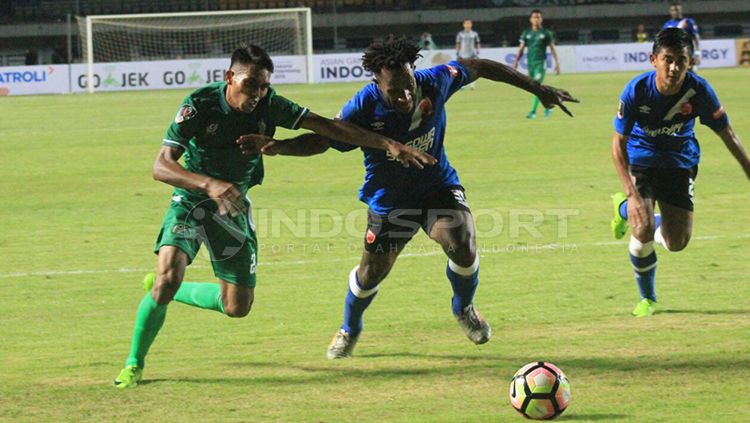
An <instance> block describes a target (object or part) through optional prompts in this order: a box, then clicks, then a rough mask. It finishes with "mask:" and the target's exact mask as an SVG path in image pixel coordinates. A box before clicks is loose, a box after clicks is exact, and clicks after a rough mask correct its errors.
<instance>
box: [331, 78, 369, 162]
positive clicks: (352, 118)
mask: <svg viewBox="0 0 750 423" xmlns="http://www.w3.org/2000/svg"><path fill="white" fill-rule="evenodd" d="M364 107H365V100H364V96H363V94H362V91H360V92H358V93H357V94H356V95H355V96H354V97H352V98H351V100H349V101H348V102H346V104H344V107H343V108H342V109H341V111H340V112H339V113H338V114H337V115H336V119H338V120H343V121H346V122H351V123H353V124H355V125H357V126H360V127H363V128H365V129H367V126H366V125H365V124H364V123H363V122H364V118H363V111H364ZM330 145H331V148H333V149H334V150H338V151H341V152H347V151H352V150H356V149H357V148H359V147H358V146H356V145H353V144H347V143H345V142H339V141H333V140H331V142H330Z"/></svg>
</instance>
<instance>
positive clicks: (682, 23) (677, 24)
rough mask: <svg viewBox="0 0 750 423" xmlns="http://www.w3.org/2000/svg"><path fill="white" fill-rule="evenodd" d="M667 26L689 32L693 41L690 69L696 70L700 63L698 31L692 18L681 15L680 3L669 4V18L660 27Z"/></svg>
mask: <svg viewBox="0 0 750 423" xmlns="http://www.w3.org/2000/svg"><path fill="white" fill-rule="evenodd" d="M667 28H680V29H682V30H684V31H685V32H687V33H688V34H690V38H691V39H692V42H693V66H692V68H691V70H693V71H697V70H698V66H699V65H700V64H701V48H700V42H701V39H700V31H699V30H698V24H697V23H695V20H694V19H692V18H686V17H684V16H682V5H681V4H680V3H672V4H671V5H670V6H669V20H668V21H667V22H665V23H664V26H663V27H662V29H667Z"/></svg>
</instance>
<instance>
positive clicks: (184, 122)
mask: <svg viewBox="0 0 750 423" xmlns="http://www.w3.org/2000/svg"><path fill="white" fill-rule="evenodd" d="M272 73H273V62H272V61H271V58H270V57H269V56H268V54H266V52H265V51H263V49H261V48H259V47H257V46H252V45H251V46H247V47H242V48H239V49H237V50H235V51H234V53H233V54H232V59H231V63H230V67H229V70H227V71H226V74H225V80H224V81H223V82H217V83H213V84H210V85H207V86H205V87H203V88H199V89H198V90H196V91H194V92H193V93H191V94H190V95H189V96H188V97H187V98H186V99H185V100H184V101H183V103H182V105H181V106H180V108H179V110H178V112H177V115H176V116H175V119H174V122H173V123H172V124H171V125H170V127H169V129H168V130H167V133H166V136H165V137H164V140H163V141H162V147H161V150H160V151H159V154H158V155H157V158H156V161H155V163H154V166H153V170H152V173H153V177H154V179H156V180H158V181H161V182H164V183H167V184H169V185H173V186H174V187H175V190H174V193H173V195H172V203H171V205H170V206H169V209H168V210H167V213H166V215H165V217H164V221H163V223H162V228H161V232H160V233H159V236H158V237H157V240H156V246H155V247H154V252H155V253H156V254H157V255H158V262H157V273H156V274H150V275H147V276H146V279H145V280H144V288H145V289H146V290H148V291H149V292H148V293H147V294H146V295H145V296H144V297H143V300H142V301H141V303H140V305H139V307H138V313H137V315H136V322H135V330H134V333H133V341H132V344H131V350H130V355H129V356H128V359H127V361H126V364H125V368H124V369H123V370H122V371H121V372H120V374H119V375H118V376H117V378H116V379H115V386H117V387H118V388H129V387H134V386H137V385H138V382H139V381H140V380H141V378H142V375H143V367H144V361H145V357H146V353H147V352H148V349H149V347H150V346H151V344H152V343H153V341H154V339H155V338H156V335H157V333H158V332H159V329H160V328H161V326H162V325H163V323H164V320H165V317H166V312H167V305H168V304H169V302H170V301H172V300H173V299H174V300H176V301H178V302H181V303H184V304H188V305H191V306H194V307H199V308H204V309H208V310H215V311H218V312H220V313H223V314H225V315H227V316H229V317H244V316H246V315H247V314H248V313H249V312H250V307H251V305H252V303H253V299H254V288H255V271H256V266H257V260H258V258H257V245H258V242H257V238H256V235H255V226H254V224H253V220H252V213H251V211H252V207H251V203H250V200H249V199H248V198H247V197H246V194H247V191H248V190H249V189H250V188H251V187H252V186H254V185H258V184H260V183H261V182H262V181H263V160H262V156H261V155H260V154H259V153H260V151H259V149H260V148H261V147H262V145H257V146H256V145H252V144H251V143H246V142H245V141H243V138H241V137H242V136H243V135H247V134H261V135H266V136H268V137H272V136H273V135H274V133H275V130H276V128H277V127H279V126H280V127H284V128H289V129H299V128H305V129H309V130H312V131H313V132H315V133H317V134H320V135H322V136H325V137H328V138H333V139H336V140H340V141H342V142H346V143H351V144H355V145H359V146H365V147H369V148H376V149H380V150H385V151H388V152H389V153H390V154H393V155H395V156H396V157H398V158H399V160H400V161H401V163H402V165H404V166H406V167H408V166H415V167H417V168H422V167H423V166H424V165H432V164H434V163H435V159H434V158H432V157H431V156H429V155H428V154H426V153H423V152H420V151H417V150H415V149H413V148H411V147H408V146H405V145H403V144H401V143H398V142H396V141H393V140H391V139H389V138H385V137H382V136H380V135H377V134H375V133H373V132H370V131H367V130H364V129H361V128H359V127H358V126H356V125H354V124H351V123H348V122H343V121H338V120H331V119H327V118H323V117H320V116H318V115H316V114H314V113H312V112H310V111H309V110H308V109H307V108H304V107H302V106H299V105H298V104H296V103H294V102H292V101H290V100H287V99H286V98H284V97H282V96H280V95H278V94H276V92H275V91H274V89H273V88H272V87H271V74H272ZM311 148H317V147H316V146H315V145H311ZM181 157H182V158H183V160H184V164H182V165H181V164H180V163H179V162H178V160H179V159H180V158H181ZM201 244H204V245H205V247H206V250H207V251H208V253H209V255H210V259H211V265H212V267H213V270H214V274H215V275H216V277H217V278H218V280H219V283H218V284H216V283H196V282H183V281H182V280H183V277H184V275H185V269H186V267H187V266H188V265H189V264H190V263H191V262H192V261H193V259H194V258H195V256H196V254H197V253H198V249H199V248H200V246H201Z"/></svg>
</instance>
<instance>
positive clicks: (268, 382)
mask: <svg viewBox="0 0 750 423" xmlns="http://www.w3.org/2000/svg"><path fill="white" fill-rule="evenodd" d="M368 358H392V359H396V360H397V359H409V361H408V362H405V363H403V364H402V365H393V364H392V363H383V362H378V361H375V360H368ZM413 360H420V361H421V362H414V361H413ZM355 361H358V363H357V362H355ZM529 361H530V358H529V357H500V356H497V355H487V356H461V355H455V354H445V355H443V354H429V353H426V354H422V353H413V352H399V353H378V354H365V355H359V356H357V357H356V358H354V359H351V360H346V362H345V363H340V362H327V361H326V362H324V363H325V364H320V365H316V364H293V363H283V362H278V363H272V362H262V363H253V362H225V363H224V367H225V368H227V367H228V368H235V369H237V372H236V373H235V374H236V375H232V376H222V377H180V378H179V379H164V378H161V379H151V380H144V381H143V382H141V383H143V384H144V385H145V384H149V383H159V382H180V383H193V384H224V383H227V384H234V385H240V386H261V385H262V386H293V385H305V384H330V383H336V382H338V381H341V382H345V383H349V382H356V381H360V382H361V383H367V382H377V381H392V380H398V379H399V378H409V379H425V380H427V381H429V380H430V379H432V378H434V377H439V378H450V377H452V376H455V377H457V378H461V377H464V376H465V375H466V374H467V373H487V372H490V373H493V374H497V375H500V376H502V375H503V374H505V373H507V376H508V378H510V376H511V375H512V373H513V371H515V369H517V368H518V366H521V365H522V364H524V363H527V362H529ZM254 364H260V365H258V366H254ZM555 364H558V365H560V366H561V367H562V368H563V369H564V370H566V372H568V374H581V373H600V372H627V373H642V374H644V375H646V374H648V375H651V376H653V374H655V373H659V372H675V371H677V372H687V373H697V374H701V373H705V372H707V371H712V370H725V369H727V368H737V367H739V368H750V359H749V358H738V357H712V358H703V357H700V356H696V355H686V356H683V357H677V358H665V357H656V356H645V357H622V356H619V357H577V358H565V357H559V358H558V359H556V360H555ZM352 365H362V367H352ZM365 366H366V367H365ZM254 367H256V368H258V369H261V368H262V369H263V370H262V371H260V372H258V373H255V372H253V368H254ZM269 371H270V373H271V374H269ZM274 373H275V374H274ZM600 416H605V417H600ZM616 417H617V416H614V417H613V416H610V415H596V414H592V415H579V414H573V415H571V416H570V417H568V419H580V420H584V419H589V420H597V419H599V420H606V419H608V418H613V419H614V418H616ZM625 417H626V416H625Z"/></svg>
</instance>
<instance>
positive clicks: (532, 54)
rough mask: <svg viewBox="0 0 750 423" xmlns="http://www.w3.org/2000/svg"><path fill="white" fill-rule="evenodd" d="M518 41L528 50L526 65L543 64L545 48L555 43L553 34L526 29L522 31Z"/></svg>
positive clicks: (541, 29) (545, 53) (545, 57)
mask: <svg viewBox="0 0 750 423" xmlns="http://www.w3.org/2000/svg"><path fill="white" fill-rule="evenodd" d="M518 41H519V42H521V43H524V44H525V45H526V48H527V49H528V53H527V54H528V58H527V62H528V63H534V64H537V63H543V62H544V61H546V60H547V46H549V45H550V44H554V43H555V34H553V33H552V31H548V30H547V29H544V28H539V29H538V30H536V31H534V30H532V29H531V28H528V29H526V30H524V31H523V33H522V34H521V39H520V40H518Z"/></svg>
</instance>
